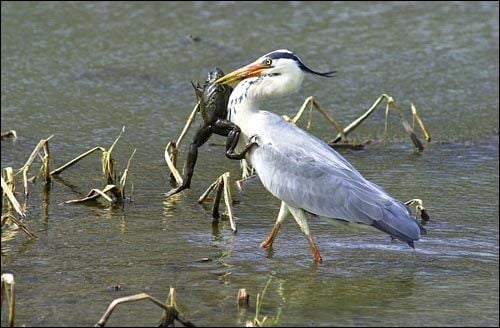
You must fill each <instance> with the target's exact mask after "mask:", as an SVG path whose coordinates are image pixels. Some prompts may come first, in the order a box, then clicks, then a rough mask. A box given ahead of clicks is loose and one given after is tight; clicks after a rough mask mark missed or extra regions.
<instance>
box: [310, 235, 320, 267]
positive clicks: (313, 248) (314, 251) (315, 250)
mask: <svg viewBox="0 0 500 328" xmlns="http://www.w3.org/2000/svg"><path fill="white" fill-rule="evenodd" d="M308 241H309V248H310V249H311V253H312V256H313V260H314V262H316V263H322V262H323V259H322V258H321V255H320V254H319V251H318V248H317V247H316V244H314V241H313V240H312V238H310V237H309V238H308Z"/></svg>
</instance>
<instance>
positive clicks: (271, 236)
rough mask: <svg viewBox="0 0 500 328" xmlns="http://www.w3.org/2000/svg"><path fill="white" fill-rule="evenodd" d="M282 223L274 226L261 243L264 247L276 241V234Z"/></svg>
mask: <svg viewBox="0 0 500 328" xmlns="http://www.w3.org/2000/svg"><path fill="white" fill-rule="evenodd" d="M280 227H281V224H278V223H276V224H275V225H274V227H273V230H272V231H271V233H270V234H269V236H268V237H267V238H266V240H264V241H263V242H262V244H260V247H262V248H268V247H269V246H271V245H272V244H273V242H274V238H276V235H278V230H279V229H280Z"/></svg>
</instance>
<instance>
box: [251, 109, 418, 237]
mask: <svg viewBox="0 0 500 328" xmlns="http://www.w3.org/2000/svg"><path fill="white" fill-rule="evenodd" d="M266 115H267V117H266V119H265V120H264V122H259V126H262V127H263V128H262V129H261V130H260V131H259V132H258V135H259V138H260V143H259V147H257V148H255V150H253V152H252V154H251V158H252V163H253V166H254V168H255V170H256V172H257V174H258V175H259V177H260V180H261V181H262V183H263V185H264V186H265V187H266V188H267V189H268V190H269V191H270V192H271V193H272V194H273V195H275V196H276V197H278V198H279V199H281V200H283V201H285V202H286V203H287V204H290V205H291V206H294V207H298V208H302V209H304V210H306V211H308V212H311V213H314V214H317V215H320V216H325V217H331V218H337V219H343V220H347V221H351V222H359V223H364V224H368V225H375V226H376V227H378V228H379V229H381V230H384V231H386V232H389V233H391V234H392V235H395V236H398V235H400V234H403V235H408V236H411V238H413V237H416V238H413V239H418V236H419V235H420V229H419V228H418V226H417V225H416V223H415V220H413V219H412V218H411V217H410V215H409V211H408V209H407V207H406V206H405V205H404V204H402V203H401V202H399V201H398V200H396V199H394V198H392V197H391V196H389V195H388V194H387V193H386V192H384V191H383V190H382V189H381V188H380V187H379V186H377V185H375V184H374V183H371V182H369V181H368V180H366V179H365V178H364V177H363V176H362V175H361V174H360V173H359V172H358V171H357V170H356V169H355V168H354V167H353V166H352V165H351V164H350V163H349V162H347V160H345V159H344V158H343V157H342V156H341V155H339V154H338V153H337V152H336V151H335V150H334V149H332V148H331V147H330V146H328V145H327V144H326V143H325V142H323V141H322V140H320V139H318V138H316V137H315V136H313V135H311V134H310V133H308V132H306V131H304V130H302V129H300V128H298V127H296V126H295V125H292V124H289V123H287V122H286V121H284V120H282V119H281V118H280V117H279V116H277V115H274V114H272V113H268V114H266ZM377 225H378V226H377ZM416 228H417V229H416Z"/></svg>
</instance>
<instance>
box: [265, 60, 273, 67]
mask: <svg viewBox="0 0 500 328" xmlns="http://www.w3.org/2000/svg"><path fill="white" fill-rule="evenodd" d="M272 64H273V60H272V59H271V58H266V59H264V65H266V66H271V65H272Z"/></svg>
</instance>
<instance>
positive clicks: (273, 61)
mask: <svg viewBox="0 0 500 328" xmlns="http://www.w3.org/2000/svg"><path fill="white" fill-rule="evenodd" d="M304 73H311V74H315V75H319V76H325V77H331V76H333V74H334V73H335V72H334V71H333V72H325V73H320V72H316V71H313V70H312V69H310V68H309V67H307V66H306V65H305V64H304V63H303V62H302V60H301V59H300V58H299V57H298V56H297V55H295V54H294V53H293V52H291V51H289V50H286V49H280V50H275V51H272V52H270V53H268V54H265V55H264V56H262V57H260V58H259V59H257V60H256V61H254V62H253V63H250V64H248V65H246V66H244V67H242V68H239V69H237V70H235V71H233V72H231V73H229V74H226V75H225V76H223V77H221V78H219V79H218V80H216V81H215V83H222V84H231V83H235V82H239V81H242V80H245V79H250V78H252V79H253V80H252V83H249V84H248V88H249V92H251V93H253V95H254V96H255V97H258V96H283V95H287V94H290V93H293V92H296V91H297V90H298V89H299V88H300V86H301V84H302V80H303V79H304Z"/></svg>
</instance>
